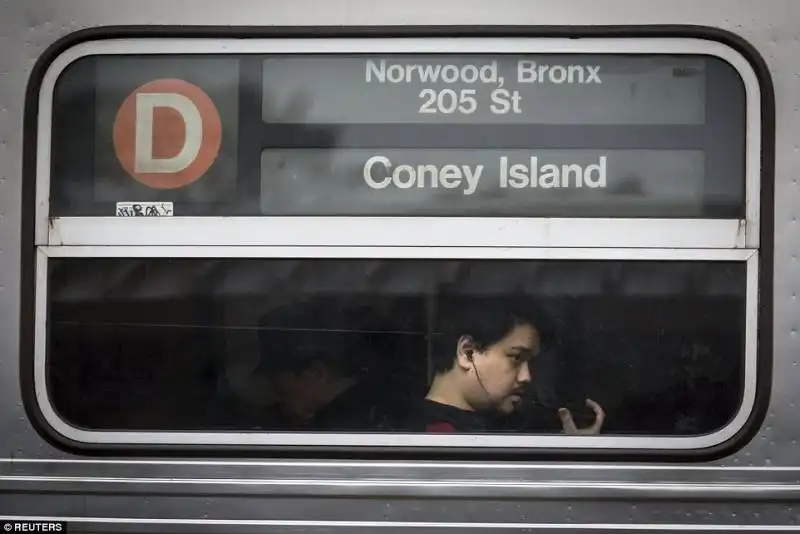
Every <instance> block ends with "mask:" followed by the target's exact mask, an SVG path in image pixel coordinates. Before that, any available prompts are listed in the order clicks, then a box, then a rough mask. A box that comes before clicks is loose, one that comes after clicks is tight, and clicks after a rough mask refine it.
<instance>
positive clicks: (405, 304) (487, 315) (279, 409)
mask: <svg viewBox="0 0 800 534" xmlns="http://www.w3.org/2000/svg"><path fill="white" fill-rule="evenodd" d="M735 257H736V255H735V254H734V255H728V258H729V259H728V260H723V259H722V256H720V258H719V259H718V260H716V261H711V260H709V261H695V262H691V261H664V260H649V261H645V260H643V261H621V260H552V259H547V260H541V259H538V260H534V259H470V260H451V259H426V260H415V259H352V258H350V259H319V258H314V259H275V258H247V259H241V258H227V259H222V258H214V259H209V258H192V259H187V258H182V259H163V258H158V259H154V258H138V259H136V258H104V259H97V258H56V259H53V260H51V261H50V264H49V273H50V287H49V294H50V306H49V310H50V311H49V316H48V324H49V325H50V328H49V332H50V339H49V342H48V343H49V353H48V357H47V373H48V375H49V394H50V395H51V399H52V403H53V407H54V409H55V410H56V411H57V412H58V413H59V415H60V416H61V417H62V418H63V419H64V420H65V421H66V422H68V423H69V424H71V425H73V426H74V427H76V428H84V429H92V430H103V431H107V432H109V434H108V435H107V436H106V437H105V438H103V439H114V438H113V436H114V433H115V432H131V431H137V432H155V431H190V430H193V431H201V432H209V431H214V430H218V431H219V430H225V431H229V432H230V431H240V432H250V431H253V430H264V431H270V432H275V431H287V430H292V429H294V430H305V431H311V432H335V431H343V432H365V431H375V432H380V433H386V432H392V433H398V432H400V433H403V432H413V431H415V430H420V429H419V428H418V427H419V425H420V417H422V419H424V417H423V416H422V415H421V413H420V410H424V409H425V407H424V406H420V402H419V401H421V400H422V399H424V398H425V397H426V395H427V394H428V392H429V390H430V389H431V388H432V387H433V385H434V384H435V383H436V382H437V380H439V381H441V377H442V376H444V375H446V374H447V373H446V372H443V371H447V370H448V369H450V368H451V367H452V366H453V360H454V358H456V357H457V356H455V355H456V352H457V344H458V338H459V335H458V334H466V335H473V336H476V338H479V337H480V336H481V335H483V330H485V329H491V328H493V327H494V326H493V323H494V322H496V321H500V320H501V317H502V316H503V315H504V314H505V313H506V311H507V310H520V313H525V311H521V310H526V311H527V312H528V314H529V315H528V316H526V317H529V318H530V320H531V321H532V322H533V323H534V324H535V326H536V329H537V330H538V332H539V334H538V338H539V340H538V341H537V343H536V346H535V348H533V350H532V351H531V353H530V355H529V356H527V357H526V358H525V359H524V361H523V363H522V364H523V365H525V366H527V370H526V373H527V374H528V376H526V377H523V378H521V379H520V380H518V381H517V382H515V383H514V389H513V390H511V389H508V390H503V389H502V387H501V386H502V385H500V386H498V384H496V383H494V382H492V381H493V380H496V379H497V377H496V376H495V375H494V374H493V373H494V372H495V371H496V370H494V369H493V368H492V366H491V363H490V360H489V359H488V358H487V359H485V360H481V359H480V358H476V359H475V370H476V372H477V373H478V375H479V376H481V375H482V377H481V378H482V386H481V385H480V384H479V387H478V389H477V390H475V391H472V392H471V393H470V394H471V395H473V397H474V398H473V402H475V403H476V404H477V405H479V406H480V407H481V408H482V409H486V408H489V407H491V408H494V407H496V406H501V407H502V405H503V403H504V402H506V400H507V398H508V397H513V396H516V395H519V399H516V398H512V399H511V403H512V404H513V403H516V406H515V408H516V409H515V410H514V411H513V412H511V416H510V417H508V416H505V415H507V411H508V410H503V409H500V410H497V411H496V413H495V412H494V411H488V410H487V411H486V417H485V419H486V421H484V422H485V425H486V426H485V428H482V429H481V431H482V432H484V431H485V432H490V433H495V434H497V435H500V436H502V435H507V434H513V435H520V434H522V435H524V434H547V433H551V434H552V433H556V434H557V433H559V432H561V431H562V430H563V428H562V423H561V421H560V419H559V414H558V409H559V408H568V409H570V411H571V412H574V415H573V421H574V422H575V423H576V426H577V428H586V427H589V426H591V424H592V423H593V422H594V420H595V416H594V413H593V411H592V410H591V409H589V408H587V406H586V405H585V399H586V398H590V399H591V400H593V401H595V402H596V403H597V404H598V405H600V406H601V407H602V409H603V411H604V412H606V413H608V416H607V418H606V420H605V422H604V425H603V432H602V435H604V436H608V437H613V436H633V437H636V436H666V437H674V436H684V437H691V438H693V439H695V440H698V441H702V440H703V439H706V438H704V437H703V436H705V435H707V434H712V433H714V432H717V431H719V430H720V429H722V428H724V427H725V426H726V425H727V424H728V423H730V422H731V421H732V420H733V419H734V418H735V417H736V416H737V414H738V412H739V409H740V406H741V404H742V401H743V399H742V395H743V394H745V393H743V392H744V390H743V388H742V384H743V383H744V381H745V378H746V375H747V374H748V370H747V366H748V363H747V358H746V347H747V341H748V340H747V339H746V335H745V333H746V332H747V326H748V325H747V322H748V320H751V319H749V318H748V317H749V316H750V315H751V314H752V310H748V307H747V302H748V295H747V287H748V284H747V273H746V262H736V261H730V260H731V259H733V258H735ZM473 316H477V320H476V317H473ZM501 322H502V321H501ZM462 325H463V326H462ZM500 326H502V325H500ZM459 328H461V329H463V331H458V332H454V329H459ZM513 356H515V354H512V355H511V357H513ZM456 366H457V364H456ZM458 375H459V373H458V372H456V373H453V376H454V378H455V379H456V380H458ZM482 387H485V391H484V390H483V389H482ZM517 388H519V390H517ZM492 395H497V398H492ZM745 400H746V401H747V402H751V401H752V399H745ZM186 439H187V440H188V439H193V438H191V437H187V438H186ZM250 439H254V438H250ZM255 439H257V438H255ZM264 439H265V440H267V441H268V440H269V439H270V438H268V437H265V438H264ZM648 439H649V438H648ZM645 441H646V440H641V441H640V442H641V443H644V442H645Z"/></svg>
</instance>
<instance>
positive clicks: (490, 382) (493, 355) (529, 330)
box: [472, 325, 539, 413]
mask: <svg viewBox="0 0 800 534" xmlns="http://www.w3.org/2000/svg"><path fill="white" fill-rule="evenodd" d="M538 351H539V333H538V332H537V331H536V329H535V328H534V327H532V326H530V325H519V326H516V327H515V328H514V329H513V330H511V331H510V332H509V333H508V334H507V335H506V336H505V337H504V338H503V339H501V340H500V341H498V342H497V343H495V344H494V345H491V346H489V347H487V349H486V350H485V351H481V352H478V353H477V354H476V355H475V356H474V358H473V362H474V368H475V369H474V371H473V373H474V372H475V371H477V373H476V374H475V382H476V383H477V388H475V389H476V391H475V394H474V395H472V397H473V398H474V399H476V403H477V404H478V406H479V407H481V408H493V409H495V410H497V411H499V412H501V413H511V412H513V411H514V407H515V404H516V403H517V402H519V400H520V394H521V391H522V388H523V387H524V386H525V384H526V383H528V382H530V380H531V374H530V369H529V367H528V363H529V360H530V359H531V357H532V356H534V355H535V354H536V353H537V352H538ZM478 377H480V382H478ZM481 384H482V385H483V387H481ZM484 388H485V390H486V391H483V390H484ZM487 393H488V395H487Z"/></svg>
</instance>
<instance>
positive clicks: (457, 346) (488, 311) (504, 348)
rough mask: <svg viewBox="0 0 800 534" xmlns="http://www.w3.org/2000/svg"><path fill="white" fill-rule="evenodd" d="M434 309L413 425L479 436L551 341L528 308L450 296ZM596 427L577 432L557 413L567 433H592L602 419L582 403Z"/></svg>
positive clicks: (567, 416)
mask: <svg viewBox="0 0 800 534" xmlns="http://www.w3.org/2000/svg"><path fill="white" fill-rule="evenodd" d="M442 304H443V305H442V307H441V308H440V310H439V313H438V315H439V317H440V318H441V319H440V321H441V323H442V325H441V327H440V328H439V331H438V333H437V336H436V339H435V342H434V373H435V377H434V379H433V383H432V385H431V387H430V389H429V391H428V394H427V396H426V397H425V400H424V401H423V403H422V406H421V408H420V412H419V414H417V418H416V421H415V422H414V424H413V426H414V427H415V429H416V430H423V431H425V432H483V431H486V430H487V428H488V421H487V415H488V414H490V413H492V412H493V413H499V414H510V413H511V412H513V411H514V409H515V407H516V405H517V404H518V403H519V402H520V399H521V395H522V392H523V389H524V387H525V385H526V384H527V383H528V382H529V381H530V379H531V374H530V367H529V363H530V360H531V358H533V357H534V356H535V355H536V354H538V353H539V351H540V350H541V348H542V346H544V345H546V344H548V343H549V342H550V341H551V338H552V332H551V330H552V328H551V326H550V324H549V322H548V320H547V318H546V317H545V315H544V313H542V312H541V311H539V310H537V309H536V308H535V307H534V306H533V305H531V304H520V303H519V302H514V301H512V300H503V299H498V298H493V299H490V300H486V301H484V300H483V299H479V298H466V297H450V298H447V299H446V300H445V301H444V302H443V303H442ZM587 405H588V406H589V407H590V408H591V409H592V410H593V411H594V412H595V415H596V419H595V423H594V424H593V425H591V426H590V427H589V428H585V429H578V428H577V427H576V425H575V423H574V421H573V419H572V414H571V413H570V412H569V410H567V409H566V408H561V409H559V411H558V414H559V418H560V420H561V424H562V429H563V430H564V432H566V433H568V434H596V433H598V432H599V431H600V427H601V426H602V423H603V419H604V417H605V415H604V414H603V411H602V409H601V408H600V406H599V405H598V404H597V403H595V402H593V401H591V400H588V399H587Z"/></svg>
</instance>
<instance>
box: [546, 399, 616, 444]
mask: <svg viewBox="0 0 800 534" xmlns="http://www.w3.org/2000/svg"><path fill="white" fill-rule="evenodd" d="M586 406H588V407H589V408H591V409H592V411H593V412H594V415H595V418H594V423H592V425H591V426H588V427H586V428H578V427H576V426H575V421H573V420H572V414H571V413H570V411H569V410H568V409H566V408H559V409H558V418H559V419H561V428H562V429H563V430H564V433H565V434H569V435H573V436H595V435H597V434H599V433H600V428H601V427H602V426H603V421H604V420H605V418H606V414H605V412H603V409H602V408H601V407H600V405H599V404H597V403H596V402H595V401H593V400H592V399H586Z"/></svg>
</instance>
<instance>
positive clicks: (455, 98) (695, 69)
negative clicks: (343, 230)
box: [50, 53, 746, 218]
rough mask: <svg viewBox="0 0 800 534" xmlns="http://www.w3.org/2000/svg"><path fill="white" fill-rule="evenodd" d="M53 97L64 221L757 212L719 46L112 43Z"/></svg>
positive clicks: (736, 87)
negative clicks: (417, 50) (169, 48)
mask: <svg viewBox="0 0 800 534" xmlns="http://www.w3.org/2000/svg"><path fill="white" fill-rule="evenodd" d="M54 95H55V99H54V105H53V109H54V119H53V143H54V145H56V147H55V148H54V150H53V151H52V153H53V154H54V155H55V159H54V162H53V171H52V177H53V178H52V184H53V186H52V187H53V189H52V197H51V203H50V206H51V209H52V213H54V214H58V215H111V214H119V213H122V214H128V213H129V212H130V209H129V208H130V207H131V206H139V207H142V206H144V207H153V206H170V209H168V210H163V214H164V215H163V216H172V217H180V216H187V215H192V216H215V215H216V216H219V215H222V216H243V215H246V216H270V215H275V216H290V215H296V216H314V215H338V216H367V215H370V216H374V215H395V216H398V215H424V216H472V217H544V216H546V217H559V216H560V217H713V218H728V217H731V218H733V217H739V216H742V214H743V211H744V206H745V196H744V184H745V156H746V145H745V140H746V121H745V117H746V105H745V103H746V100H745V97H746V93H745V88H744V84H743V82H742V80H741V78H740V76H739V74H738V72H737V71H736V70H735V69H734V68H733V67H732V66H731V65H730V64H728V63H726V62H725V61H723V60H722V59H719V58H715V57H711V56H702V55H659V54H646V55H640V54H616V55H611V54H433V53H426V54H378V53H375V54H355V53H347V54H338V53H324V54H323V53H314V54H309V53H302V54H245V55H238V54H225V53H217V54H203V55H201V54H187V55H178V54H170V55H167V54H165V55H159V54H143V55H136V54H130V55H117V56H114V55H103V56H97V57H88V58H85V59H82V60H79V61H78V62H76V63H75V64H73V65H70V66H69V67H68V68H67V69H66V70H65V72H64V73H63V74H62V75H61V77H60V78H59V81H58V84H57V86H56V90H55V92H54ZM87 117H91V118H92V120H86V118H87ZM119 206H122V208H121V209H118V207H119ZM131 209H132V208H131ZM140 211H141V213H143V214H144V216H147V213H148V210H147V209H144V210H140ZM150 211H152V212H154V213H155V212H158V213H159V214H161V213H162V212H161V211H158V210H157V209H155V208H153V209H151V210H150ZM137 213H138V212H137Z"/></svg>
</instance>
